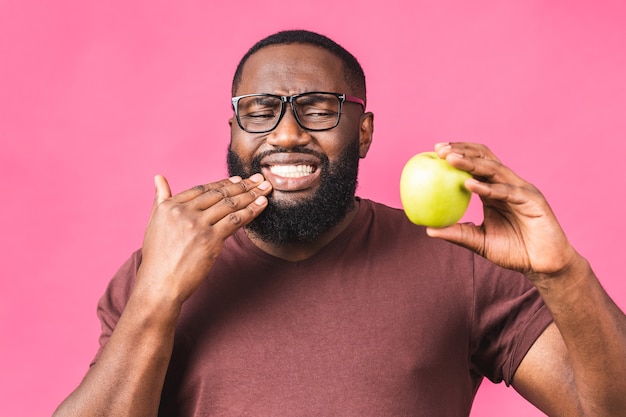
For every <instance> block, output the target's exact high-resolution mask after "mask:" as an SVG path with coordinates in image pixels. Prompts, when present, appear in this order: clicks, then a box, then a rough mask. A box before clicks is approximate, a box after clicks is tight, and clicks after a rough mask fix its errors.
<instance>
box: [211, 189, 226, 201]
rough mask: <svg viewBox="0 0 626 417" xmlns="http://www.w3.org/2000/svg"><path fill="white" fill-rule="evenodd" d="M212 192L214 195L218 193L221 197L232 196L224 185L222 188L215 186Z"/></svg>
mask: <svg viewBox="0 0 626 417" xmlns="http://www.w3.org/2000/svg"><path fill="white" fill-rule="evenodd" d="M210 193H211V194H213V195H217V196H218V197H220V198H226V197H230V193H229V192H228V190H226V189H225V188H224V187H222V188H215V189H213V190H211V191H210Z"/></svg>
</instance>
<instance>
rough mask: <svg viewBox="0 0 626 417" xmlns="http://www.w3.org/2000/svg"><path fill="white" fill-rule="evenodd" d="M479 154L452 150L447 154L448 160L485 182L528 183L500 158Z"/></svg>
mask: <svg viewBox="0 0 626 417" xmlns="http://www.w3.org/2000/svg"><path fill="white" fill-rule="evenodd" d="M478 155H479V156H469V155H467V154H459V153H456V152H452V153H448V154H447V155H446V161H447V162H448V163H449V164H450V165H452V166H453V167H455V168H458V169H461V170H463V171H467V172H469V173H470V174H472V176H474V177H475V178H477V179H480V180H481V181H483V182H488V183H502V184H513V185H515V186H519V187H521V186H524V184H526V182H525V181H524V180H523V179H522V178H520V177H519V176H518V175H517V174H516V173H515V172H513V171H512V170H511V169H510V168H509V167H507V166H505V165H503V164H502V163H501V162H500V161H499V160H497V159H494V158H491V157H485V156H483V154H478Z"/></svg>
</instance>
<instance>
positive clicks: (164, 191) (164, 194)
mask: <svg viewBox="0 0 626 417" xmlns="http://www.w3.org/2000/svg"><path fill="white" fill-rule="evenodd" d="M154 187H155V190H154V206H155V207H156V206H158V205H159V204H161V203H162V202H164V201H165V200H167V199H168V198H170V197H171V196H172V191H171V189H170V185H169V183H168V182H167V180H166V179H165V177H164V176H163V175H155V176H154Z"/></svg>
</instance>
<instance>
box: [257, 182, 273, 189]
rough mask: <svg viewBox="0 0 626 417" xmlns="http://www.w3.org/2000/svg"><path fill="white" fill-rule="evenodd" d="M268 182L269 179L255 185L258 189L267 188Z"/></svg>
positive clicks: (268, 186)
mask: <svg viewBox="0 0 626 417" xmlns="http://www.w3.org/2000/svg"><path fill="white" fill-rule="evenodd" d="M270 185H271V184H270V182H269V181H263V182H262V183H261V184H259V185H257V188H258V189H260V190H267V189H268V188H270Z"/></svg>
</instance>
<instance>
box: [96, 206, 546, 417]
mask: <svg viewBox="0 0 626 417" xmlns="http://www.w3.org/2000/svg"><path fill="white" fill-rule="evenodd" d="M357 204H358V205H359V210H358V214H357V215H356V218H355V219H354V221H353V222H352V223H351V224H350V225H349V226H348V228H347V229H346V230H344V231H343V233H342V234H341V235H339V236H338V237H337V238H336V239H335V240H334V241H332V242H331V243H330V244H329V245H327V246H326V247H325V248H323V249H322V250H321V251H319V252H318V253H317V254H316V255H315V256H313V257H312V258H309V259H307V260H304V261H301V262H288V261H285V260H281V259H277V258H275V257H272V256H270V255H268V254H266V253H264V252H262V251H261V250H259V249H258V248H257V247H256V246H254V244H252V243H251V242H250V240H248V238H247V237H246V235H245V233H243V232H242V231H239V232H238V233H237V234H235V235H234V236H233V237H232V238H230V239H228V241H227V242H226V245H225V247H224V250H223V251H222V253H221V254H220V256H219V258H218V260H217V262H216V264H215V265H214V267H213V269H212V271H211V273H210V274H209V276H208V277H207V278H206V280H205V281H204V282H203V284H202V285H201V286H200V288H199V289H198V290H197V291H196V292H195V293H194V294H193V296H192V297H191V298H190V299H189V300H188V301H187V302H186V303H185V305H184V307H183V310H182V313H181V316H180V319H179V322H178V328H177V331H176V340H175V345H174V352H173V355H172V359H171V362H170V367H169V371H168V374H167V377H166V382H165V386H164V389H163V394H162V399H161V412H160V415H162V416H254V417H264V416H306V417H312V416H359V417H364V416H375V417H381V416H424V417H434V416H445V417H453V416H467V415H469V410H470V408H471V404H472V400H473V398H474V395H475V393H476V390H477V389H478V386H479V384H480V382H481V379H482V378H483V376H485V377H487V378H489V379H491V380H492V381H495V382H499V381H502V380H504V381H505V382H506V383H507V384H509V383H510V382H511V380H512V377H513V374H514V372H515V369H516V368H517V366H518V365H519V363H520V362H521V360H522V358H523V357H524V355H525V354H526V352H527V351H528V349H529V348H530V346H531V345H532V343H533V342H534V341H535V340H536V338H537V337H538V336H539V335H540V334H541V332H542V331H543V330H544V329H545V327H546V326H547V325H548V324H549V323H550V321H551V317H550V315H549V313H548V311H547V309H546V308H545V306H544V305H543V303H542V301H541V299H540V297H539V296H538V294H537V292H536V290H535V289H534V287H533V286H532V285H531V284H530V283H529V282H528V281H527V280H526V278H525V277H524V276H522V275H520V274H518V273H514V272H511V271H507V270H503V269H501V268H498V267H496V266H494V265H492V264H491V263H490V262H488V261H486V260H485V259H483V258H481V257H479V256H476V255H474V254H473V253H471V252H469V251H467V250H465V249H463V248H460V247H458V246H456V245H452V244H449V243H447V242H445V241H441V240H437V239H432V238H429V237H428V236H427V235H426V234H425V231H424V229H423V228H421V227H418V226H415V225H413V224H411V223H410V222H409V221H408V220H407V219H406V216H405V215H404V213H403V212H402V211H400V210H397V209H392V208H389V207H386V206H383V205H380V204H377V203H374V202H372V201H369V200H358V203H357ZM140 262H141V254H140V252H137V253H135V254H134V255H133V256H132V257H131V258H130V259H129V261H127V262H126V263H125V264H124V266H122V268H121V269H120V271H119V272H118V273H117V274H116V275H115V277H114V278H113V280H112V281H111V284H110V285H109V288H108V289H107V292H106V294H105V295H104V296H103V297H102V299H101V300H100V303H99V305H98V315H99V317H100V319H101V321H102V326H103V330H102V335H101V338H100V344H101V346H104V345H105V344H106V342H107V340H108V339H109V336H110V334H111V332H112V331H113V328H114V327H115V324H116V322H117V320H118V318H119V316H120V314H121V311H122V310H123V308H124V305H125V303H126V300H127V299H128V295H129V293H130V290H131V288H132V285H133V282H134V278H135V273H136V271H137V267H138V265H139V263H140ZM96 360H97V356H96Z"/></svg>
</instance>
